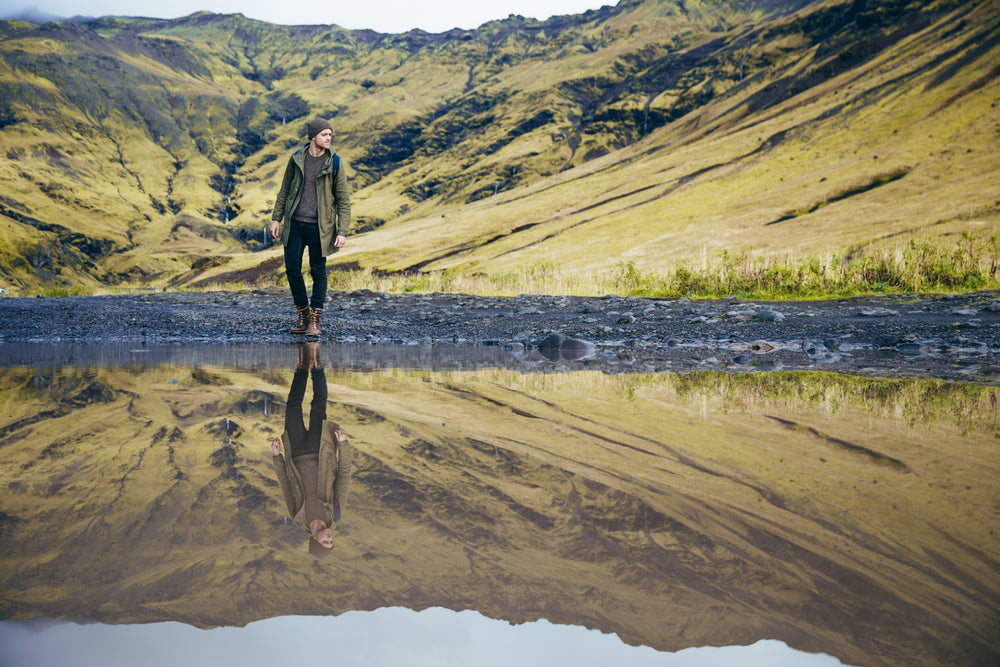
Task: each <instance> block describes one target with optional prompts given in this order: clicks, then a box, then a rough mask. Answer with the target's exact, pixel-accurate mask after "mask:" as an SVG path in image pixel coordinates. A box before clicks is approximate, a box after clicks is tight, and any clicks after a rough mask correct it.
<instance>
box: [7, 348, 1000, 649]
mask: <svg viewBox="0 0 1000 667" xmlns="http://www.w3.org/2000/svg"><path fill="white" fill-rule="evenodd" d="M300 354H301V356H300ZM3 359H4V364H3V366H2V367H0V394H2V400H3V408H2V415H0V483H2V485H3V493H2V494H0V537H2V540H0V620H2V621H4V622H3V623H0V664H4V665H6V664H18V665H20V664H25V665H33V664H39V665H44V664H73V665H84V664H122V665H124V664H140V663H141V664H178V663H192V662H196V663H197V662H203V661H205V659H210V661H211V662H213V663H214V664H273V663H274V662H276V661H278V660H288V659H292V660H295V659H306V660H309V659H316V658H327V657H334V658H335V659H337V660H338V661H339V662H341V663H342V664H361V663H366V664H385V665H394V664H400V663H402V662H404V661H405V662H406V663H408V664H417V665H422V664H427V665H431V664H433V665H499V664H512V663H513V664H529V665H534V664H537V665H542V664H545V665H551V664H574V665H592V664H593V665H597V664H601V665H607V664H629V665H689V664H699V665H706V664H708V665H714V664H718V665H723V664H725V665H728V664H744V665H745V664H761V665H775V664H787V665H811V664H816V665H836V664H849V665H914V664H927V665H941V664H948V665H991V664H995V663H996V661H997V659H998V656H1000V615H998V608H1000V604H998V603H1000V559H998V556H997V554H998V553H1000V548H998V547H1000V539H998V536H997V530H998V528H1000V490H998V488H997V484H996V480H997V473H998V469H1000V456H998V453H1000V444H998V443H1000V440H998V433H1000V425H998V417H1000V407H998V399H1000V389H998V388H997V387H991V386H980V385H964V384H960V383H954V382H943V381H938V380H933V379H926V378H924V379H914V380H906V379H892V380H886V379H878V378H869V377H854V376H846V375H835V374H828V373H817V372H795V373H752V374H736V373H720V372H707V373H689V374H667V373H628V372H622V373H616V374H611V373H607V372H600V371H595V370H588V369H584V368H582V367H581V366H580V365H574V364H573V363H572V362H559V363H544V362H528V361H526V360H525V359H520V358H514V357H512V356H509V355H506V354H505V353H504V352H503V351H501V350H497V349H465V350H460V349H456V350H442V349H413V348H411V349H403V348H391V349H388V348H371V347H348V346H323V347H321V348H320V349H319V350H318V351H317V357H316V358H315V359H312V358H311V357H310V354H309V353H308V352H307V351H305V350H304V349H303V348H296V347H293V346H290V347H260V348H253V347H248V348H227V347H214V348H213V347H188V348H179V347H178V348H164V349H159V350H155V349H153V350H151V349H142V350H130V349H128V348H101V349H87V348H72V347H67V348H51V347H46V348H42V347H38V348H35V347H31V346H27V347H23V346H22V347H17V348H13V347H8V348H5V349H4V357H3ZM311 361H312V362H314V363H312V364H311V363H310V362H311ZM310 366H313V367H312V368H310ZM300 401H301V405H302V414H301V415H300V414H299V413H298V412H297V410H296V408H295V406H296V405H297V404H299V403H300ZM310 414H312V416H313V419H314V421H312V422H309V417H310ZM322 417H325V419H326V422H327V423H328V426H326V427H324V426H323V425H322V422H321V418H322ZM310 423H312V425H313V427H314V428H313V430H312V431H310V432H311V433H313V434H316V433H319V434H320V435H322V436H324V437H325V440H323V439H322V438H320V440H323V441H322V444H320V450H319V456H318V462H319V466H318V468H319V474H318V477H319V480H320V481H319V482H318V484H317V486H318V487H319V488H321V489H325V490H329V493H328V494H326V495H323V494H324V493H326V491H323V492H317V493H319V495H323V497H324V499H331V502H330V503H329V504H328V508H324V507H322V506H314V505H311V504H310V505H309V509H308V512H309V516H311V517H315V516H324V514H323V513H324V512H327V511H328V512H332V511H333V509H332V508H333V505H334V503H333V502H332V499H336V500H337V502H336V503H335V504H336V510H337V512H336V516H337V517H339V520H335V521H331V523H332V528H331V534H332V540H333V546H332V548H331V549H327V548H325V547H324V546H323V545H322V544H321V543H319V542H317V541H316V540H314V539H311V538H310V536H309V533H308V532H307V530H306V528H305V527H304V526H303V525H300V524H299V523H297V522H296V520H295V519H296V517H294V516H291V515H294V514H299V515H300V516H298V518H299V519H302V518H303V517H305V516H306V514H307V509H306V508H303V509H302V510H301V512H298V508H299V506H300V505H301V503H298V502H297V501H296V497H295V492H294V491H291V492H290V493H291V500H289V496H287V495H286V489H289V488H292V487H290V486H289V485H288V481H287V480H288V474H287V470H288V468H287V467H286V466H284V465H283V462H284V461H285V460H286V459H287V458H289V455H290V454H291V453H292V450H290V449H288V447H290V446H292V447H293V448H294V447H299V446H300V444H295V445H292V443H293V441H294V442H295V443H300V442H306V441H307V440H308V438H307V437H305V435H308V432H307V433H306V434H305V435H303V433H302V432H304V431H307V429H308V426H309V424H310ZM337 429H339V433H340V434H341V435H340V436H337V435H336V434H337V433H338V431H337ZM300 436H302V437H300ZM275 439H277V442H278V443H280V444H279V445H278V450H279V451H281V452H282V456H281V457H280V458H277V459H275V457H274V456H273V455H272V445H271V442H272V441H275ZM282 440H284V442H282ZM341 440H342V441H341ZM324 448H325V449H324ZM307 449H308V448H307ZM294 451H295V453H296V454H301V452H302V451H303V450H300V449H295V450H294ZM324 457H326V458H324ZM331 457H332V458H331ZM305 460H306V459H302V458H296V459H295V461H297V462H298V463H302V462H303V461H305ZM314 460H316V459H314ZM328 463H329V466H328V465H327V464H328ZM276 464H277V465H276ZM303 465H305V464H303ZM314 465H315V464H314ZM300 468H301V469H303V470H304V469H305V468H303V467H302V466H297V467H296V471H298V470H299V469H300ZM282 471H286V474H285V475H284V477H285V479H284V480H283V479H282ZM297 474H298V472H295V473H294V475H297ZM307 476H308V475H307ZM293 482H294V480H293ZM302 484H305V482H302ZM292 486H295V487H297V486H298V482H294V483H293V484H292ZM320 505H322V503H321V504H320ZM317 508H318V509H317ZM317 513H318V514H317ZM329 516H331V517H332V516H334V515H333V514H330V515H329ZM303 522H304V523H305V520H304V519H303ZM322 525H323V524H322V522H321V524H320V527H322ZM321 539H322V538H321Z"/></svg>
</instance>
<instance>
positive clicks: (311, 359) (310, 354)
mask: <svg viewBox="0 0 1000 667" xmlns="http://www.w3.org/2000/svg"><path fill="white" fill-rule="evenodd" d="M305 347H306V361H307V362H308V363H309V370H312V369H314V368H323V362H322V361H321V360H320V358H319V341H318V340H316V341H308V342H306V345H305Z"/></svg>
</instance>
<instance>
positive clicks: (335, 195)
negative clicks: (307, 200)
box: [271, 144, 351, 257]
mask: <svg viewBox="0 0 1000 667" xmlns="http://www.w3.org/2000/svg"><path fill="white" fill-rule="evenodd" d="M308 150H309V144H306V145H305V146H303V147H302V148H300V149H298V150H297V151H295V152H294V153H292V156H291V157H290V158H288V165H287V166H286V167H285V176H284V178H282V179H281V189H280V190H278V197H277V199H275V200H274V211H273V212H272V213H271V220H277V221H279V222H280V223H281V243H282V244H286V243H288V231H289V230H290V229H291V228H292V214H293V213H295V208H296V207H297V206H298V205H299V199H300V198H301V197H302V176H303V174H304V173H305V171H304V166H303V165H304V164H305V161H306V151H308ZM316 215H317V217H318V218H319V237H320V240H321V241H322V243H323V256H324V257H327V256H329V255H330V254H331V253H335V252H337V250H339V248H336V247H335V246H334V245H333V242H334V240H335V239H336V238H337V235H338V234H339V235H341V236H347V232H348V230H349V229H350V228H351V193H350V190H349V189H348V187H347V169H345V165H344V160H343V159H341V160H340V166H339V167H338V169H337V182H336V183H334V182H333V153H331V152H330V151H327V155H326V162H324V163H323V168H322V169H321V170H320V172H319V176H318V177H317V178H316Z"/></svg>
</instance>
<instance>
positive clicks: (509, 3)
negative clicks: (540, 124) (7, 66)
mask: <svg viewBox="0 0 1000 667" xmlns="http://www.w3.org/2000/svg"><path fill="white" fill-rule="evenodd" d="M615 4H617V0H604V2H602V1H601V0H494V1H493V2H474V1H470V0H426V1H425V2H414V0H350V1H347V0H299V1H298V2H295V1H293V2H289V3H288V4H287V5H286V4H285V3H283V2H276V1H275V0H147V1H146V2H135V0H0V17H3V16H14V15H17V14H19V13H20V12H21V11H24V10H28V9H30V8H35V9H38V10H41V11H43V12H46V13H48V14H52V15H55V16H59V17H64V18H69V17H72V16H77V15H80V16H95V17H96V16H147V17H153V18H178V17H181V16H187V15H188V14H193V13H194V12H197V11H201V10H207V11H211V12H215V13H217V14H235V13H240V14H243V15H244V16H248V17H250V18H254V19H258V20H261V21H267V22H269V23H283V24H288V25H304V24H322V25H327V24H336V25H339V26H341V27H343V28H349V29H352V30H360V29H364V28H371V29H373V30H377V31H379V32H385V33H400V32H406V31H407V30H411V29H413V28H420V29H421V30H425V31H427V32H445V31H447V30H451V29H452V28H464V29H471V28H476V27H479V26H480V25H482V24H483V23H486V22H488V21H492V20H494V19H503V18H507V17H508V16H509V15H511V14H520V15H521V16H525V17H529V18H536V19H547V18H549V17H550V16H555V15H559V14H582V13H583V12H585V11H587V10H588V9H598V8H600V7H601V6H603V5H615Z"/></svg>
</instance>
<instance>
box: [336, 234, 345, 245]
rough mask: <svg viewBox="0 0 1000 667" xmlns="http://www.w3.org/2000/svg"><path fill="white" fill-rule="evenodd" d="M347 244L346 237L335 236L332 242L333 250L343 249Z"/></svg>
mask: <svg viewBox="0 0 1000 667" xmlns="http://www.w3.org/2000/svg"><path fill="white" fill-rule="evenodd" d="M346 243H347V237H346V236H344V235H342V234H337V238H336V239H335V240H334V242H333V247H334V248H343V247H344V245H345V244H346Z"/></svg>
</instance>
